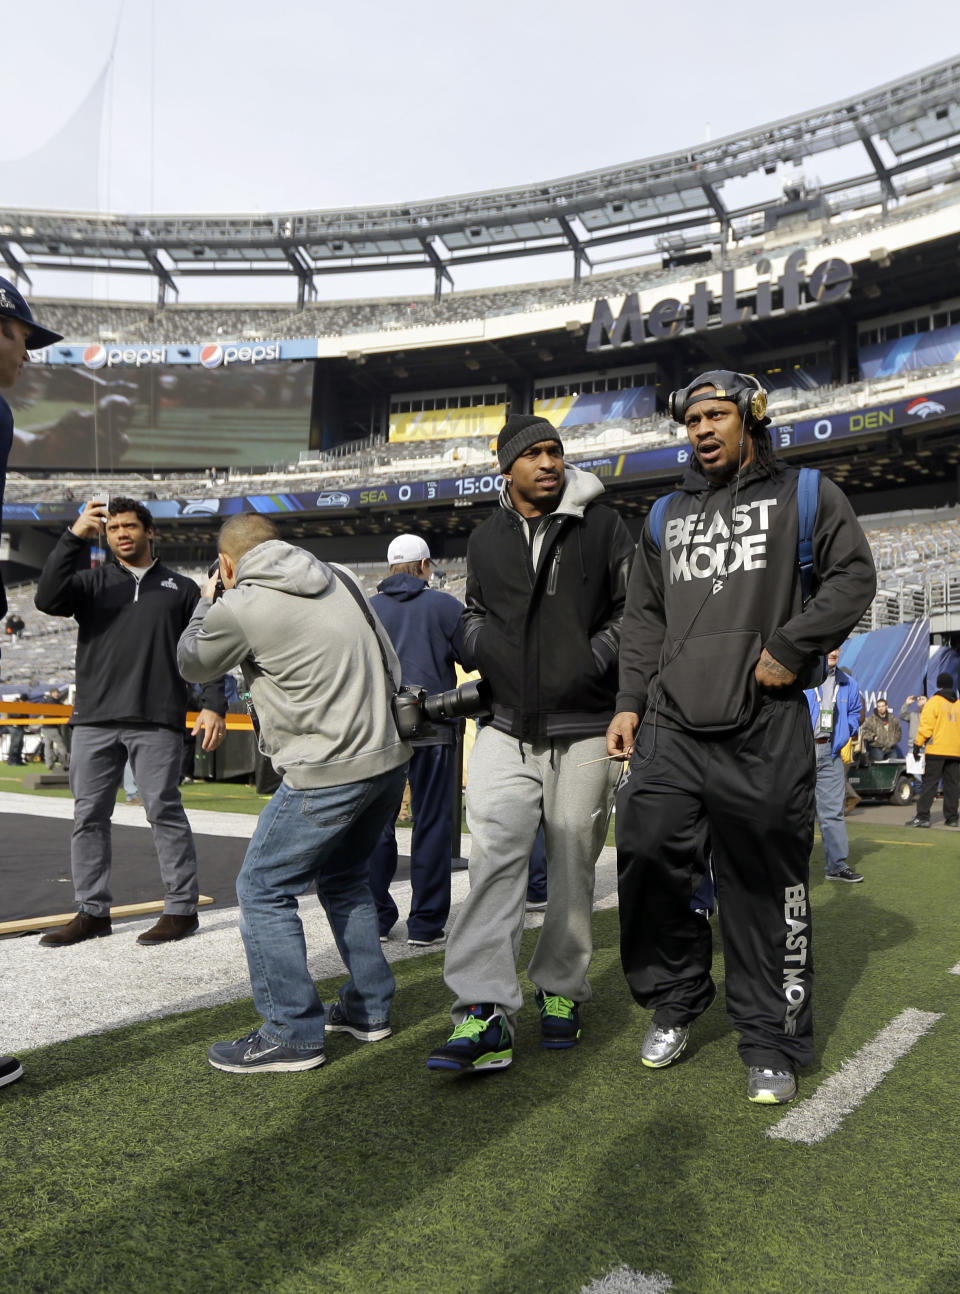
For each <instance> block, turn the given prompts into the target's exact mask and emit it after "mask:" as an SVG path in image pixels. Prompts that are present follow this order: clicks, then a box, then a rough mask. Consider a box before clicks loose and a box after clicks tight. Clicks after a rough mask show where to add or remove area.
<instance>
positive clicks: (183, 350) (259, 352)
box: [30, 337, 317, 372]
mask: <svg viewBox="0 0 960 1294" xmlns="http://www.w3.org/2000/svg"><path fill="white" fill-rule="evenodd" d="M316 358H317V339H316V338H315V337H293V338H288V339H287V340H278V341H223V342H203V343H201V344H193V343H177V344H176V345H172V346H147V345H139V344H136V345H121V344H109V345H104V344H101V343H100V342H92V343H90V344H85V345H82V346H48V347H47V348H46V349H45V350H36V351H33V352H32V353H31V356H30V360H31V363H33V364H37V365H41V366H42V365H45V364H66V365H70V366H80V367H83V368H86V369H90V370H91V371H92V372H98V371H99V370H100V369H103V368H106V369H113V368H154V367H156V366H157V365H161V366H162V365H164V364H200V365H202V367H203V368H220V367H223V368H230V367H231V366H232V365H235V364H268V363H271V362H276V361H277V360H287V359H316Z"/></svg>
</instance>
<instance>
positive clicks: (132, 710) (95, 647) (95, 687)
mask: <svg viewBox="0 0 960 1294" xmlns="http://www.w3.org/2000/svg"><path fill="white" fill-rule="evenodd" d="M104 529H105V530H106V539H107V545H108V547H109V548H110V552H111V554H112V556H113V558H114V559H115V560H108V561H106V562H105V563H104V564H103V565H102V566H100V567H98V568H96V569H95V570H78V569H77V566H78V563H79V562H81V561H82V559H83V558H85V557H86V556H87V543H88V541H90V540H93V539H98V538H100V536H101V534H102V533H103V530H104ZM152 539H153V517H152V516H151V514H150V512H149V511H148V509H147V508H145V507H144V506H143V504H142V503H137V502H136V501H135V500H133V499H128V498H121V497H116V498H113V499H112V500H111V501H110V504H109V506H107V505H104V504H102V503H98V502H95V501H91V502H89V503H87V504H86V505H85V506H84V509H83V511H82V512H81V513H80V516H79V517H78V518H77V520H76V521H75V522H74V523H73V525H72V526H71V527H70V529H69V530H68V531H67V532H66V533H65V534H63V535H62V536H61V537H60V540H59V542H58V543H57V545H56V547H55V548H54V550H53V552H52V553H51V554H50V556H49V557H48V559H47V562H46V565H45V566H44V568H43V571H42V573H41V575H40V581H39V584H38V586H37V595H36V599H35V600H36V605H37V608H38V610H40V611H45V612H46V613H47V614H48V615H57V616H74V617H75V618H76V621H77V624H78V626H79V633H78V636H77V691H76V698H75V701H74V707H73V714H72V716H71V718H70V729H71V734H72V742H71V752H70V754H71V757H70V789H71V791H72V792H73V798H74V817H73V837H72V840H71V850H70V855H71V866H72V871H73V884H74V888H75V890H76V898H77V905H78V908H79V911H78V912H77V915H76V916H75V917H74V918H73V920H72V921H70V922H69V923H68V924H67V925H65V926H61V927H60V929H58V930H52V931H50V933H49V934H46V935H44V936H43V938H42V939H41V940H40V942H41V943H42V944H45V945H46V946H47V947H54V948H57V947H64V946H65V945H67V944H75V943H79V942H81V940H84V939H94V938H97V937H99V936H101V935H109V934H110V933H111V925H110V900H111V895H110V890H109V878H110V861H111V856H110V817H111V815H112V813H113V807H114V804H115V803H116V792H117V785H118V784H119V781H120V777H121V774H122V772H123V766H124V763H125V761H126V759H127V756H128V755H129V758H130V763H131V765H132V768H133V775H134V778H135V780H136V783H137V787H138V789H139V791H140V795H141V797H142V799H143V804H144V808H145V809H146V813H147V818H148V819H149V822H150V826H151V828H152V831H153V842H154V846H155V848H156V851H157V859H158V861H159V863H160V875H161V876H162V878H163V882H164V885H165V887H166V894H165V897H164V910H163V916H162V917H161V918H160V920H159V921H158V922H157V924H156V925H155V926H154V927H153V928H152V929H150V930H148V931H146V932H145V933H144V934H142V935H141V936H140V938H139V940H138V941H137V942H138V943H142V944H160V943H169V942H170V941H171V940H177V939H183V938H184V937H185V936H187V935H192V934H193V933H194V932H195V931H196V929H197V926H198V921H197V899H198V897H199V886H198V884H197V856H196V851H195V849H194V843H193V836H192V835H191V832H190V825H189V823H188V822H187V815H186V814H185V813H184V811H183V804H182V803H181V800H180V788H179V773H180V753H181V747H182V745H183V735H182V734H183V728H184V720H185V718H186V713H187V685H186V683H185V682H184V680H183V679H182V678H181V676H180V673H179V671H178V670H177V642H178V640H179V638H180V635H181V633H182V632H183V630H184V629H185V628H186V627H187V624H188V623H189V621H190V617H191V615H192V614H193V608H194V607H195V606H196V604H197V602H198V601H199V599H200V590H199V589H198V588H197V586H196V584H195V583H194V582H193V580H190V579H187V578H186V577H185V576H183V575H178V574H176V572H174V571H171V570H170V569H169V568H168V567H166V566H162V565H161V564H160V563H159V562H158V561H156V560H154V558H153V556H152V552H151V540H152ZM225 713H226V702H225V700H224V687H223V680H222V679H221V680H220V681H219V682H217V683H211V684H208V685H207V687H206V689H205V691H204V694H203V708H202V709H201V711H200V714H199V717H198V719H197V722H196V724H195V725H194V733H195V734H196V733H199V732H200V730H201V729H203V733H204V736H203V747H204V749H205V750H215V749H216V748H217V746H219V745H220V743H221V742H222V741H223V739H224V737H225V736H226V723H225V720H224V715H225Z"/></svg>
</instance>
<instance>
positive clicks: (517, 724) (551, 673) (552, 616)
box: [463, 467, 634, 741]
mask: <svg viewBox="0 0 960 1294" xmlns="http://www.w3.org/2000/svg"><path fill="white" fill-rule="evenodd" d="M602 492H603V485H602V484H601V482H600V480H599V479H598V478H597V477H596V476H594V475H593V474H592V473H590V472H584V471H580V470H578V469H577V468H573V467H567V469H566V481H565V484H564V491H563V496H562V499H561V502H560V506H559V507H558V508H557V510H556V512H554V513H552V514H551V515H550V517H549V519H548V520H545V521H544V522H543V523H542V524H543V525H544V526H545V527H546V529H545V531H544V533H543V536H542V540H541V542H540V545H539V552H538V555H539V560H538V561H537V563H536V567H534V562H533V557H532V554H531V547H530V543H529V540H528V532H527V527H526V524H525V522H524V520H523V518H522V517H521V516H520V515H519V513H518V512H517V511H516V510H515V509H514V507H513V504H512V503H511V502H510V496H509V490H508V487H507V486H506V485H504V488H503V491H502V493H501V496H500V505H501V506H500V507H499V508H497V510H496V511H495V512H494V513H493V514H492V515H491V516H489V517H488V518H487V520H486V521H484V522H483V523H482V524H481V525H480V526H478V527H477V529H476V530H475V531H474V532H473V534H472V535H471V536H470V542H469V544H468V546H467V589H466V610H465V611H464V613H463V634H464V643H465V648H466V653H467V656H468V658H469V659H468V663H469V664H473V665H475V666H476V668H477V669H479V670H480V673H481V674H482V675H483V677H484V678H485V679H486V680H487V682H488V684H489V687H490V693H491V697H492V701H493V705H492V710H493V726H494V727H495V728H498V729H500V731H501V732H508V733H510V734H511V735H512V736H514V737H518V738H521V739H523V740H528V741H529V740H537V739H544V738H550V737H561V736H580V737H588V736H595V735H597V734H600V733H603V732H605V731H606V729H607V725H608V723H609V722H610V719H611V718H612V717H613V713H614V699H615V696H616V683H617V670H616V662H617V651H618V648H619V643H620V620H621V617H622V615H623V604H624V599H625V597H626V588H627V579H628V577H629V574H630V563H631V561H632V559H633V551H634V543H633V540H632V539H631V537H630V532H629V531H628V530H627V528H626V526H625V525H624V524H623V521H622V520H621V518H620V516H619V515H618V514H617V513H616V512H614V510H613V509H612V508H609V507H606V506H605V505H604V504H599V503H596V502H595V500H596V498H597V497H598V496H599V495H600V494H602Z"/></svg>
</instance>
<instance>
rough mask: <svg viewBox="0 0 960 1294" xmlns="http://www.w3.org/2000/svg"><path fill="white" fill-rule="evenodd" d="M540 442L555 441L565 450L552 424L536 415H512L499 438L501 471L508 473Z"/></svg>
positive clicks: (498, 448)
mask: <svg viewBox="0 0 960 1294" xmlns="http://www.w3.org/2000/svg"><path fill="white" fill-rule="evenodd" d="M540 440H555V441H556V442H557V444H558V445H559V446H560V449H561V450H562V449H563V442H562V441H561V439H560V435H559V433H558V431H557V429H556V427H555V426H554V425H553V423H552V422H547V420H546V418H538V417H537V415H536V414H535V413H511V415H510V417H509V418H508V419H507V421H506V422H505V423H504V424H503V430H502V431H501V432H500V435H499V436H498V437H497V460H498V462H499V463H500V471H501V472H508V471H509V470H510V468H511V466H512V465H513V462H514V460H515V459H517V458H519V456H520V455H521V454H522V453H523V451H524V450H525V449H529V448H530V446H531V445H536V444H537V442H538V441H540Z"/></svg>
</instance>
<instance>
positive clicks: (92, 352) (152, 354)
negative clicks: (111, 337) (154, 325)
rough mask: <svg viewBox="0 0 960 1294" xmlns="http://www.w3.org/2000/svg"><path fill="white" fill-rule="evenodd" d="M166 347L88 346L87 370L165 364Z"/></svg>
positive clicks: (86, 355)
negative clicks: (120, 365)
mask: <svg viewBox="0 0 960 1294" xmlns="http://www.w3.org/2000/svg"><path fill="white" fill-rule="evenodd" d="M166 362H167V348H166V347H165V346H111V347H109V348H108V347H106V346H101V345H95V346H87V347H86V349H85V350H84V352H83V363H84V367H85V368H103V367H104V365H106V367H107V368H113V367H114V366H115V365H117V364H125V365H131V366H133V367H135V368H141V367H142V366H143V365H144V364H165V363H166Z"/></svg>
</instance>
